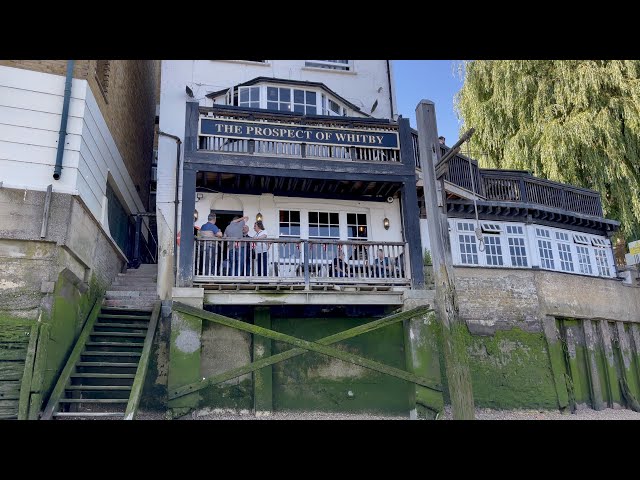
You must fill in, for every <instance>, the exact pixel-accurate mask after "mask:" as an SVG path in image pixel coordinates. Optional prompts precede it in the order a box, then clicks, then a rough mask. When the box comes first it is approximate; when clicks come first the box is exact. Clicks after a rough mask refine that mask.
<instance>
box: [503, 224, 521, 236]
mask: <svg viewBox="0 0 640 480" xmlns="http://www.w3.org/2000/svg"><path fill="white" fill-rule="evenodd" d="M507 233H508V234H511V235H524V230H523V228H522V226H520V225H507Z"/></svg>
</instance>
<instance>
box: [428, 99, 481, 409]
mask: <svg viewBox="0 0 640 480" xmlns="http://www.w3.org/2000/svg"><path fill="white" fill-rule="evenodd" d="M416 120H417V124H418V139H419V144H420V159H421V161H422V171H423V174H424V191H425V204H426V208H427V224H428V227H429V239H430V242H431V258H432V261H433V274H434V278H435V282H436V305H435V306H436V312H437V313H438V318H439V321H440V323H441V327H442V343H443V349H444V361H445V370H446V374H447V383H448V385H449V395H450V397H451V407H452V410H453V418H454V419H460V420H465V419H468V420H471V419H473V418H474V417H475V409H474V404H473V389H472V386H471V374H470V372H469V360H468V354H467V350H466V341H465V340H466V339H467V338H468V336H469V331H468V329H467V326H466V324H465V323H464V321H462V319H461V318H460V314H459V311H458V301H457V296H456V287H455V275H454V271H453V260H452V256H451V242H450V240H449V224H448V222H447V201H446V194H445V193H444V185H443V184H442V183H441V182H440V181H439V180H438V179H437V178H436V170H435V165H436V163H437V162H438V158H439V152H440V147H439V145H438V128H437V125H436V110H435V105H434V103H433V102H431V101H430V100H422V101H421V102H420V103H419V104H418V106H417V107H416Z"/></svg>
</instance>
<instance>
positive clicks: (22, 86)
mask: <svg viewBox="0 0 640 480" xmlns="http://www.w3.org/2000/svg"><path fill="white" fill-rule="evenodd" d="M64 86H65V77H64V76H62V75H53V74H49V73H42V72H34V71H31V70H25V69H20V68H12V67H5V66H0V182H3V186H5V187H11V188H25V189H29V190H36V191H44V190H46V189H47V186H48V185H50V184H51V185H53V188H52V189H53V191H54V192H60V193H70V194H74V195H79V196H80V198H81V199H82V201H83V202H84V203H85V204H86V205H87V207H88V208H89V211H90V212H91V213H92V215H93V216H94V217H95V218H96V220H98V222H100V223H101V224H102V225H103V227H104V228H105V230H106V231H108V222H107V218H106V215H104V213H103V212H106V210H105V206H106V201H105V200H106V199H105V194H106V187H107V178H108V175H109V174H110V175H111V177H112V178H113V182H114V189H115V190H116V191H117V192H118V193H119V195H120V196H121V201H122V203H123V205H124V206H125V208H127V209H129V211H130V212H132V213H133V212H139V211H143V210H144V207H143V204H142V199H141V198H140V196H139V195H138V192H136V190H135V186H134V183H133V181H132V180H131V177H130V176H129V173H128V172H127V169H126V167H125V164H124V161H123V159H122V156H121V155H120V152H119V151H118V148H117V147H116V144H115V141H114V139H113V136H112V135H111V133H110V132H109V128H108V127H107V124H106V121H105V119H104V117H103V116H102V113H101V112H100V109H99V108H98V104H97V103H96V100H95V97H94V96H93V93H92V91H91V89H90V88H89V87H88V84H87V81H86V80H78V79H73V81H72V86H71V101H70V104H69V119H68V122H67V135H66V138H65V147H64V154H63V157H62V174H61V176H60V180H54V179H53V169H54V166H55V161H56V151H57V145H58V135H59V131H60V119H61V117H62V105H63V101H64Z"/></svg>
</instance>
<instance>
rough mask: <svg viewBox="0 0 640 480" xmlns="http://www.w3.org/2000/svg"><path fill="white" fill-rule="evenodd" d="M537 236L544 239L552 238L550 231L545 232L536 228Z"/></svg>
mask: <svg viewBox="0 0 640 480" xmlns="http://www.w3.org/2000/svg"><path fill="white" fill-rule="evenodd" d="M536 235H537V236H539V237H543V238H551V234H550V233H549V230H545V229H544V228H536Z"/></svg>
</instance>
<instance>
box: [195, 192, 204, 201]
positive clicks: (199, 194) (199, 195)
mask: <svg viewBox="0 0 640 480" xmlns="http://www.w3.org/2000/svg"><path fill="white" fill-rule="evenodd" d="M203 198H204V193H200V192H198V193H196V202H199V201H200V200H202V199H203Z"/></svg>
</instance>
